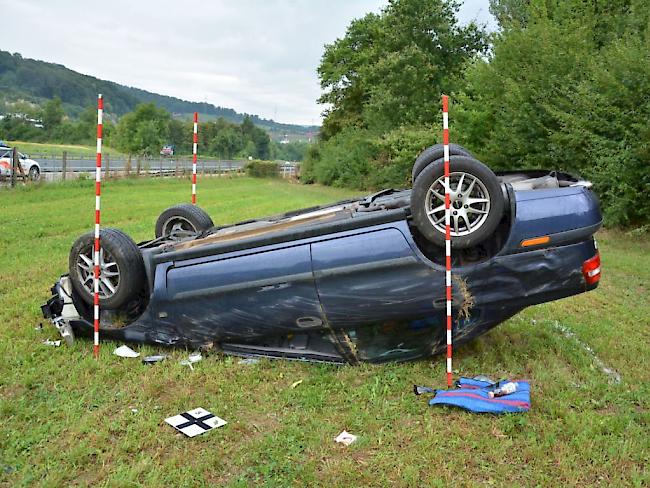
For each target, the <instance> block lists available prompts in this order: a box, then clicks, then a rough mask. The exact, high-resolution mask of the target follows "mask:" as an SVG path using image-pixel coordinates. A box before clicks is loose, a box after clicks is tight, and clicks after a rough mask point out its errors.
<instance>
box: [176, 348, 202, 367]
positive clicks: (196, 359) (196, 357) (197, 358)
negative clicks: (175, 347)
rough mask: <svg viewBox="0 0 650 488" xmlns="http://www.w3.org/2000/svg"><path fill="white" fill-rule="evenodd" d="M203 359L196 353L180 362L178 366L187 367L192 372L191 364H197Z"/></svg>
mask: <svg viewBox="0 0 650 488" xmlns="http://www.w3.org/2000/svg"><path fill="white" fill-rule="evenodd" d="M201 359H203V356H201V353H200V352H197V353H195V354H190V355H189V356H188V358H187V359H183V360H181V362H180V364H182V365H183V366H189V367H190V369H191V370H192V371H194V367H193V366H192V363H198V362H199V361H201Z"/></svg>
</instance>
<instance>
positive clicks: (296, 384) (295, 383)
mask: <svg viewBox="0 0 650 488" xmlns="http://www.w3.org/2000/svg"><path fill="white" fill-rule="evenodd" d="M300 383H302V380H298V381H294V382H293V383H291V389H292V390H293V389H294V388H295V387H296V386H298V385H299V384H300Z"/></svg>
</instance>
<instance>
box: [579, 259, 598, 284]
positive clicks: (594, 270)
mask: <svg viewBox="0 0 650 488" xmlns="http://www.w3.org/2000/svg"><path fill="white" fill-rule="evenodd" d="M582 274H583V275H584V277H585V281H586V282H587V284H588V285H594V284H596V283H598V281H599V280H600V252H599V251H596V255H595V256H594V257H593V258H589V259H587V260H586V261H585V262H584V263H582Z"/></svg>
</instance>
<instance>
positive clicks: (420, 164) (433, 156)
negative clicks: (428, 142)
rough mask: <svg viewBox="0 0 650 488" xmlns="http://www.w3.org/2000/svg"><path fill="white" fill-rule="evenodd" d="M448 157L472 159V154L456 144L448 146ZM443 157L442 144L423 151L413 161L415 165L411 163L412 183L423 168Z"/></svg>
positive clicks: (443, 149)
mask: <svg viewBox="0 0 650 488" xmlns="http://www.w3.org/2000/svg"><path fill="white" fill-rule="evenodd" d="M449 155H450V156H468V157H470V158H473V157H474V156H473V155H472V153H470V152H469V151H468V150H467V149H465V148H464V147H463V146H459V145H458V144H449ZM444 156H445V148H444V146H443V145H442V144H436V145H435V146H431V147H428V148H426V149H425V150H424V151H422V152H421V153H420V155H419V156H418V158H417V159H416V160H415V163H413V170H412V172H411V176H412V177H413V181H414V182H415V179H416V178H417V177H418V175H419V174H420V172H421V171H422V170H423V169H424V168H426V167H427V166H428V165H429V164H431V163H433V162H434V161H437V160H438V159H442V158H443V157H444Z"/></svg>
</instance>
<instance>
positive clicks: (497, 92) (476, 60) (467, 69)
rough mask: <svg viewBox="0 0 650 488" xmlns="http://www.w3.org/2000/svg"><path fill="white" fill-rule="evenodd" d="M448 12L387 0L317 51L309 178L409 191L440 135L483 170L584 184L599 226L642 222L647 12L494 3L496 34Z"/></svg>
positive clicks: (600, 4) (617, 6)
mask: <svg viewBox="0 0 650 488" xmlns="http://www.w3.org/2000/svg"><path fill="white" fill-rule="evenodd" d="M457 11H458V2H455V1H451V0H449V1H448V0H391V1H389V2H388V5H387V6H386V8H384V10H383V11H382V12H381V13H380V14H368V15H366V16H365V17H363V18H361V19H357V20H355V21H353V22H352V23H351V24H350V26H349V27H348V29H347V32H346V34H345V36H344V37H343V38H341V39H338V40H336V41H335V42H334V43H332V44H330V45H327V46H326V47H325V52H324V54H323V57H322V60H321V63H320V66H319V68H318V73H319V77H320V81H321V87H322V89H323V95H322V97H321V99H320V101H321V102H322V103H324V104H326V107H327V108H326V110H325V112H324V117H325V118H324V122H323V130H322V139H321V141H320V142H319V143H318V144H317V145H315V146H314V147H313V148H311V149H310V151H309V154H308V157H307V161H306V164H305V167H304V170H303V175H304V177H305V178H306V179H307V180H309V181H318V182H321V183H325V184H331V185H340V186H354V187H358V188H364V189H370V188H378V187H384V186H408V185H409V184H410V181H409V178H410V167H411V165H412V163H413V160H414V158H415V156H416V155H417V153H418V152H419V151H420V150H422V149H423V148H425V147H426V146H429V145H431V144H434V143H436V142H440V133H441V129H440V127H441V114H440V95H441V94H442V93H447V94H449V95H450V96H451V100H452V104H451V107H450V120H451V138H452V141H454V142H459V143H461V144H463V145H465V146H466V147H467V148H468V149H469V150H470V151H472V152H473V153H474V154H475V155H476V156H477V157H478V158H479V159H480V160H482V161H484V162H485V163H487V164H488V165H489V166H491V167H492V168H493V169H520V168H547V169H558V170H564V171H568V172H571V173H577V174H579V175H581V176H583V177H585V178H588V179H590V180H591V181H593V183H594V185H595V189H596V192H597V193H598V194H599V196H600V198H601V201H602V207H603V210H604V213H605V216H606V219H607V221H608V222H609V223H612V224H621V225H644V224H648V223H649V222H650V198H644V196H647V195H649V194H650V165H649V163H650V123H649V122H648V121H650V55H649V53H650V37H649V36H648V25H649V21H650V2H649V1H648V0H491V1H490V11H491V12H492V13H493V15H494V16H495V18H496V19H497V22H498V25H499V30H498V32H496V33H488V32H486V30H485V28H484V27H482V26H479V25H476V24H474V23H469V24H467V25H460V24H459V22H458V20H457V17H456V13H457Z"/></svg>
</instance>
